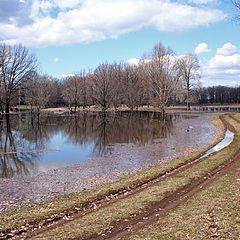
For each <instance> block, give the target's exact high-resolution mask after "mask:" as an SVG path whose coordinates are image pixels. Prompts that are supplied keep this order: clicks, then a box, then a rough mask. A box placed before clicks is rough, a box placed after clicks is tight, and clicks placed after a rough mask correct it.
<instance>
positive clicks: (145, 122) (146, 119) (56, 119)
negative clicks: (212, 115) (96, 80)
mask: <svg viewBox="0 0 240 240" xmlns="http://www.w3.org/2000/svg"><path fill="white" fill-rule="evenodd" d="M159 117H160V116H159V114H157V113H151V112H134V113H130V112H120V113H118V114H111V113H109V114H107V115H106V116H103V115H101V114H91V113H88V114H87V113H86V114H83V113H82V114H79V115H77V116H71V115H67V116H44V117H42V119H41V123H40V124H37V122H36V121H34V120H32V119H31V118H30V116H29V115H28V114H25V115H22V116H20V117H19V116H11V118H10V121H6V120H4V119H3V120H2V121H1V122H0V136H1V139H0V143H1V144H0V158H1V160H0V177H1V178H13V177H15V178H16V177H18V178H19V177H24V176H28V175H36V174H38V173H39V172H46V171H48V170H51V169H55V168H60V167H66V166H69V165H72V164H75V163H80V162H84V161H86V160H87V159H88V158H90V157H99V156H104V155H108V154H111V153H112V152H113V146H114V144H116V143H118V144H120V143H124V144H134V145H138V146H147V145H150V144H153V143H154V140H156V139H161V138H166V137H168V136H170V135H174V134H175V128H176V124H177V122H179V121H181V120H182V119H184V118H187V119H188V118H190V119H191V118H195V117H196V116H189V115H174V114H172V115H167V117H166V119H165V120H164V121H162V120H160V119H159Z"/></svg>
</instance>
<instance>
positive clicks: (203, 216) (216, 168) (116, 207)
mask: <svg viewBox="0 0 240 240" xmlns="http://www.w3.org/2000/svg"><path fill="white" fill-rule="evenodd" d="M214 124H215V126H216V128H217V129H221V130H222V134H221V136H220V137H219V139H218V140H217V142H220V141H221V140H222V138H223V137H224V132H225V130H226V129H229V130H231V131H232V132H234V133H235V136H234V140H233V141H232V143H231V144H230V145H229V146H228V147H226V148H224V149H223V150H221V151H219V152H216V153H213V154H211V155H209V156H207V157H204V158H200V156H201V155H202V154H204V153H205V152H206V151H207V150H208V149H210V148H211V147H212V146H213V145H215V144H216V143H217V142H215V143H214V144H213V145H211V146H208V148H207V149H204V150H202V151H201V152H196V153H193V154H191V155H188V156H184V157H179V158H176V159H174V160H173V161H172V162H171V163H169V164H168V165H163V166H157V167H150V168H148V169H146V170H144V171H142V172H140V173H137V174H134V175H130V176H128V177H125V178H122V179H121V180H119V181H118V182H115V183H111V184H105V185H103V186H101V187H98V188H95V189H92V190H85V191H83V192H82V193H75V194H69V195H64V196H61V197H58V198H56V199H54V200H52V201H48V202H46V203H43V204H39V205H33V206H31V207H27V208H25V209H20V210H15V211H11V212H5V213H2V214H1V215H0V231H1V234H0V239H7V238H14V239H16V238H21V239H27V238H31V239H163V240H165V239H215V238H218V239H239V232H240V213H239V211H240V209H239V207H240V206H239V202H240V195H239V184H240V179H239V172H240V150H239V149H240V148H239V147H240V114H225V115H223V116H222V117H218V116H216V118H215V122H214Z"/></svg>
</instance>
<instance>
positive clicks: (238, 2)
mask: <svg viewBox="0 0 240 240" xmlns="http://www.w3.org/2000/svg"><path fill="white" fill-rule="evenodd" d="M231 3H232V5H233V6H234V8H235V9H236V10H237V13H236V15H235V16H234V17H233V20H234V21H236V22H239V21H240V14H239V12H240V0H231Z"/></svg>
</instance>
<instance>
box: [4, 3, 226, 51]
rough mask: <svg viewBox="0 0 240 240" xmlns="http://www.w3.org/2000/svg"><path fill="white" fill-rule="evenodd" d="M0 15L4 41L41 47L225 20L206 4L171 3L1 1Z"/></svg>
mask: <svg viewBox="0 0 240 240" xmlns="http://www.w3.org/2000/svg"><path fill="white" fill-rule="evenodd" d="M191 2H193V1H191ZM194 2H199V3H201V2H204V3H208V2H209V3H211V2H212V1H210V0H208V1H207V0H201V1H199V0H198V1H196V0H194ZM0 16H1V17H0V34H1V39H0V40H3V41H8V43H17V42H22V43H23V44H25V45H27V46H38V47H41V46H49V45H70V44H78V43H88V42H93V41H100V40H104V39H107V38H117V37H119V36H120V35H122V34H125V33H129V32H133V31H138V30H140V29H143V28H154V29H156V30H158V31H168V32H171V31H186V30H189V29H193V28H197V27H200V26H206V25H209V24H213V23H216V22H219V21H222V20H224V19H225V18H226V14H224V13H223V12H222V11H221V10H218V9H214V8H212V7H209V8H207V7H206V5H204V7H201V6H200V5H196V6H192V5H191V4H190V3H189V4H187V3H178V2H176V1H170V0H148V1H146V0H121V1H120V0H101V1H99V0H68V1H66V0H48V1H46V0H31V1H30V0H25V1H23V0H21V1H20V0H1V3H0Z"/></svg>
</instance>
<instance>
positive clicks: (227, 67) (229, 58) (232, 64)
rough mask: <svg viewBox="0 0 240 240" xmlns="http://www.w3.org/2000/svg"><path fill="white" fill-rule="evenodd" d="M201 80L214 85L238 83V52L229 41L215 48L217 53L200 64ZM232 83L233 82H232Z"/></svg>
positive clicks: (239, 65)
mask: <svg viewBox="0 0 240 240" xmlns="http://www.w3.org/2000/svg"><path fill="white" fill-rule="evenodd" d="M202 73H203V80H204V82H205V83H206V85H207V84H209V83H210V81H212V82H214V85H229V86H231V85H236V84H238V85H240V53H239V50H238V48H237V47H236V46H234V45H232V44H231V43H226V44H224V45H223V46H222V47H221V48H218V49H217V53H216V55H215V56H214V57H212V58H211V59H210V61H208V62H207V63H206V64H203V65H202ZM233 83H234V84H233Z"/></svg>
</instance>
